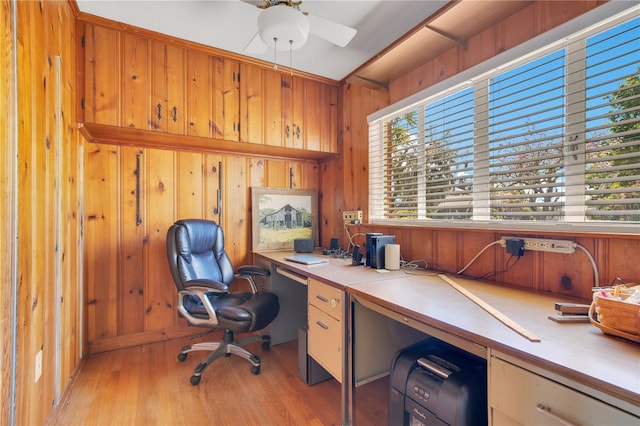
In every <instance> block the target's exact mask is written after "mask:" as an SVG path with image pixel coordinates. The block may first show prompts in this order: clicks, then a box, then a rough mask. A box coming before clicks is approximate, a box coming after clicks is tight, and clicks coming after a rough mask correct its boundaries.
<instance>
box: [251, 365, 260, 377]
mask: <svg viewBox="0 0 640 426" xmlns="http://www.w3.org/2000/svg"><path fill="white" fill-rule="evenodd" d="M251 372H252V373H253V374H255V375H256V376H257V375H258V374H260V366H259V365H258V366H255V365H254V366H253V367H251Z"/></svg>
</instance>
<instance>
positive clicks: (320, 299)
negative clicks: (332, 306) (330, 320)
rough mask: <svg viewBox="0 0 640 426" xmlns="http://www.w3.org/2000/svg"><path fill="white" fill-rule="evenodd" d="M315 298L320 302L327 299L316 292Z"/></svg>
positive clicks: (325, 301)
mask: <svg viewBox="0 0 640 426" xmlns="http://www.w3.org/2000/svg"><path fill="white" fill-rule="evenodd" d="M316 299H318V300H319V301H321V302H324V303H327V302H328V301H329V299H327V298H326V297H324V296H320V295H319V294H316Z"/></svg>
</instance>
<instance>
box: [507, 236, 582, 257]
mask: <svg viewBox="0 0 640 426" xmlns="http://www.w3.org/2000/svg"><path fill="white" fill-rule="evenodd" d="M507 240H524V250H525V251H527V250H533V251H546V252H550V253H564V254H572V253H575V251H576V248H575V243H574V242H573V241H571V240H551V239H547V238H527V237H502V239H501V244H502V246H503V247H505V246H506V245H507Z"/></svg>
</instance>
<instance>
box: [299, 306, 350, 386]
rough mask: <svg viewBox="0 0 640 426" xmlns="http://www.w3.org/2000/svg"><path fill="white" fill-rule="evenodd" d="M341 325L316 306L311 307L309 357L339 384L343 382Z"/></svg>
mask: <svg viewBox="0 0 640 426" xmlns="http://www.w3.org/2000/svg"><path fill="white" fill-rule="evenodd" d="M341 324H342V323H341V322H340V321H338V320H336V319H335V318H333V317H332V316H330V315H328V314H326V313H324V312H322V311H321V310H320V309H318V308H316V307H315V306H309V335H308V342H307V345H308V351H309V355H311V356H312V357H313V359H315V360H316V361H317V362H318V363H319V364H320V365H322V366H323V367H324V368H326V369H327V370H328V371H329V373H331V375H332V376H333V377H335V378H336V379H337V380H338V381H339V382H341V381H342V344H341V342H342V339H341V336H342V327H341Z"/></svg>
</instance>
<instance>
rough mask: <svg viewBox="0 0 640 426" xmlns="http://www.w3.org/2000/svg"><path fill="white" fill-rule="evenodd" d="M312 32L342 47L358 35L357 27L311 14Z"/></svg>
mask: <svg viewBox="0 0 640 426" xmlns="http://www.w3.org/2000/svg"><path fill="white" fill-rule="evenodd" d="M308 16H309V24H310V27H311V28H310V32H311V33H313V34H315V35H317V36H318V37H322V38H323V39H325V40H327V41H330V42H331V43H333V44H336V45H338V46H340V47H345V46H346V45H347V44H349V42H350V41H351V39H352V38H353V37H354V36H355V35H356V32H357V31H356V29H355V28H351V27H347V26H346V25H342V24H339V23H337V22H334V21H329V20H327V19H324V18H321V17H319V16H316V15H313V14H311V13H310V14H309V15H308Z"/></svg>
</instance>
